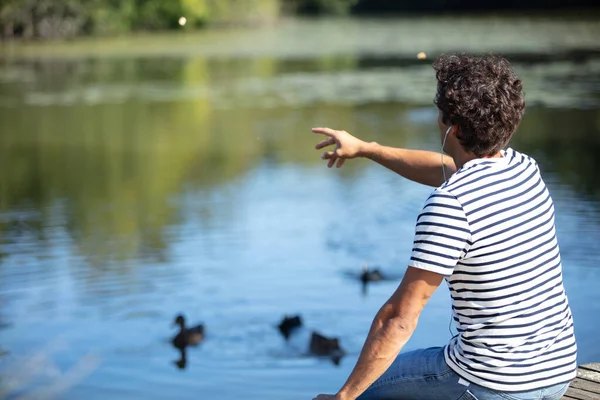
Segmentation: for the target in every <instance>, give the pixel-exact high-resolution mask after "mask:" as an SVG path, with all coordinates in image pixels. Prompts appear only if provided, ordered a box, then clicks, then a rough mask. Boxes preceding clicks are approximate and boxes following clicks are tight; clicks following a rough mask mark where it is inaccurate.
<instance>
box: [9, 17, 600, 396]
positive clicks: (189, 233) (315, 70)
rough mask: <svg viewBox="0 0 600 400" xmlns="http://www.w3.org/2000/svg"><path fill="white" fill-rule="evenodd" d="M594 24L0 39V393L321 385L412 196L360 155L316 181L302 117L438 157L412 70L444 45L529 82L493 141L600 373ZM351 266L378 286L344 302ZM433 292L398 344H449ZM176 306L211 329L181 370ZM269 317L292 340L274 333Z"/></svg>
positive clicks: (348, 342)
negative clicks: (522, 167)
mask: <svg viewBox="0 0 600 400" xmlns="http://www.w3.org/2000/svg"><path fill="white" fill-rule="evenodd" d="M457 21H458V22H460V24H457ZM457 26H458V27H459V28H457ZM599 35H600V23H599V22H598V20H597V19H595V18H590V17H586V18H585V19H583V18H575V17H572V18H569V19H561V20H558V19H554V18H549V17H542V16H529V17H503V18H499V17H493V18H492V17H478V18H473V17H454V18H451V17H439V18H420V19H414V18H412V19H386V20H359V21H357V20H336V21H326V20H323V21H296V22H286V23H283V24H281V25H278V26H275V27H269V28H265V29H261V30H256V31H216V32H209V33H206V34H194V35H167V36H156V37H154V36H143V37H140V38H135V39H127V40H125V39H115V40H94V41H82V42H75V43H67V44H55V45H44V46H40V45H28V46H24V47H23V46H21V47H14V46H12V47H11V46H6V45H4V47H3V48H2V53H0V54H1V55H2V62H1V63H0V124H1V126H0V397H2V396H8V397H9V398H39V397H40V396H42V394H45V395H53V396H55V397H57V398H64V399H80V398H90V399H95V398H98V399H105V398H115V399H120V398H132V397H134V398H144V399H154V398H156V399H163V398H181V399H187V398H190V399H192V398H194V399H197V398H202V399H241V398H243V399H271V398H273V399H275V398H285V399H307V398H312V396H313V395H315V394H317V393H319V392H327V391H330V392H331V391H335V390H337V388H338V387H339V385H341V384H342V383H343V380H344V379H345V378H346V377H347V375H348V374H349V372H350V370H351V368H352V367H353V365H354V362H355V361H356V357H357V355H358V352H359V351H360V348H361V345H362V342H363V340H364V338H365V335H366V333H367V331H368V328H369V324H370V321H371V319H372V317H373V316H374V314H375V312H376V311H377V309H378V308H379V306H380V305H381V304H382V303H383V302H384V301H385V300H386V299H387V298H388V296H389V295H390V294H391V293H392V291H393V290H394V289H395V287H396V286H397V284H398V282H399V280H400V279H401V276H402V274H403V272H404V270H405V268H406V263H407V260H408V258H409V253H410V249H411V248H412V234H413V229H414V222H415V219H416V216H417V213H418V212H419V210H420V208H421V206H422V203H423V201H424V200H425V199H426V198H427V196H428V194H429V192H430V190H431V189H430V188H427V187H423V186H419V185H417V184H415V183H411V182H408V181H406V180H403V179H402V178H400V177H397V176H395V175H394V174H392V173H391V172H389V171H387V170H385V169H383V168H381V167H378V166H376V165H374V164H371V163H369V162H367V161H363V160H355V161H351V162H348V163H347V164H346V165H345V166H344V167H343V168H342V169H341V170H328V169H327V168H326V167H325V166H324V165H323V164H322V162H321V160H320V159H319V152H316V151H315V150H314V147H313V146H314V144H315V143H316V141H317V138H316V137H315V136H314V135H313V134H312V133H310V128H311V127H312V126H323V125H325V126H331V127H338V128H343V129H346V130H348V131H350V132H353V133H356V134H357V135H359V136H361V137H363V138H364V139H366V140H371V141H373V140H375V141H378V142H379V143H384V144H388V145H392V146H405V147H411V148H423V149H433V150H435V149H438V147H439V136H438V134H437V131H436V129H437V127H436V114H437V112H436V110H435V109H434V107H433V105H432V99H433V93H434V90H435V78H434V75H433V72H432V69H431V67H430V63H431V57H433V56H435V55H436V54H439V53H440V52H442V51H446V50H448V51H451V50H468V51H475V52H486V51H501V52H504V53H506V54H507V55H508V56H509V58H510V59H511V60H512V61H513V63H514V65H515V69H516V70H517V72H518V73H519V74H520V75H521V77H522V78H523V79H524V81H525V90H526V93H527V94H526V96H527V101H528V104H529V108H528V111H527V115H526V117H525V119H524V121H523V123H522V125H521V127H520V128H519V130H518V132H517V134H516V135H515V137H514V139H513V142H512V143H511V146H513V147H514V148H516V149H517V150H519V151H523V152H526V153H528V154H531V155H533V156H534V157H535V158H536V159H537V160H538V161H539V163H540V165H541V166H542V171H543V177H544V179H545V181H546V182H547V184H548V186H549V188H550V191H551V194H552V196H553V198H554V201H555V205H556V211H557V217H556V224H557V231H558V238H559V243H560V246H561V251H562V256H563V268H564V279H565V286H566V288H567V294H568V296H569V300H570V303H571V306H572V308H573V313H574V317H575V323H576V334H577V339H578V343H579V348H580V353H579V361H580V362H581V363H585V362H591V361H599V360H600V350H599V349H600V348H599V347H598V345H597V340H596V339H597V331H598V328H599V323H598V316H599V315H600V292H599V291H598V285H599V284H600V268H599V267H598V260H599V259H600V247H599V246H598V243H599V242H600V189H599V184H600V178H599V177H598V172H599V171H600V161H598V154H599V153H600V111H599V109H598V107H599V105H600V47H598V42H597V38H598V37H599ZM419 51H425V52H426V53H428V55H429V56H430V58H429V59H428V60H425V61H419V60H417V59H416V56H415V55H416V53H418V52H419ZM363 264H369V265H377V266H379V267H380V268H381V269H382V270H383V271H384V272H387V273H389V274H391V275H393V276H394V277H397V279H395V280H392V281H389V282H382V283H380V284H377V285H372V286H370V287H369V288H368V291H367V292H366V293H363V292H362V291H361V287H360V285H359V284H358V283H357V282H356V281H355V280H354V279H352V278H351V277H349V273H357V272H358V271H359V270H360V268H361V265H363ZM448 297H449V296H448V291H447V289H446V288H445V287H444V286H442V287H440V289H438V291H437V292H436V294H435V295H434V297H433V298H432V299H431V301H430V303H429V304H428V305H427V307H426V309H425V311H424V313H423V315H422V317H421V319H420V321H419V327H418V328H417V332H416V333H415V334H414V335H413V337H412V339H411V341H410V342H409V344H408V345H407V346H406V349H407V350H409V349H414V348H418V347H423V346H433V345H443V344H444V343H445V342H446V341H447V340H448V339H449V337H450V336H451V334H450V332H449V329H448V324H449V321H450V303H449V298H448ZM179 312H182V313H184V314H185V315H186V316H187V317H188V319H189V321H190V322H192V323H195V322H204V323H205V324H206V331H207V337H206V340H205V341H204V343H202V344H201V345H200V346H199V347H197V348H192V349H189V350H188V351H187V353H186V361H187V362H186V365H185V368H183V369H180V368H178V367H177V365H176V364H175V362H176V361H178V360H179V359H180V354H179V352H178V351H177V350H175V349H174V348H173V347H172V346H171V344H170V343H169V339H170V337H171V336H172V335H173V334H174V333H175V330H174V328H173V327H172V326H171V323H172V321H173V319H174V316H175V315H176V314H177V313H179ZM286 313H300V314H301V315H302V317H303V319H304V322H305V326H306V331H307V332H303V333H301V334H300V337H299V338H298V340H296V341H293V342H291V343H286V342H285V341H284V340H283V339H282V338H281V336H280V335H279V332H278V331H277V330H276V328H275V325H276V324H277V323H278V322H279V320H280V319H281V317H282V316H283V315H284V314H286ZM311 329H317V330H319V331H321V332H322V333H324V334H327V335H331V336H339V337H340V340H341V344H342V346H343V347H344V348H345V349H346V350H347V352H348V353H349V354H348V356H346V357H345V358H343V359H342V361H341V363H340V365H338V366H336V365H334V364H333V363H331V361H329V360H322V359H317V358H313V357H308V356H307V355H306V341H305V340H304V339H306V337H307V335H308V331H309V330H311ZM180 364H181V362H180ZM28 396H29V397H28Z"/></svg>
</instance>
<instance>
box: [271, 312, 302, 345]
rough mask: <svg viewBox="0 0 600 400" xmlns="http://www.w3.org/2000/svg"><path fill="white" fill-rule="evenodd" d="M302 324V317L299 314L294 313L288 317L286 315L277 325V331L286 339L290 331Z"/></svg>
mask: <svg viewBox="0 0 600 400" xmlns="http://www.w3.org/2000/svg"><path fill="white" fill-rule="evenodd" d="M301 326H302V319H301V318H300V316H299V315H294V316H293V317H288V316H287V315H286V316H284V317H283V320H282V321H281V322H280V323H279V325H277V327H278V328H279V332H281V334H282V335H283V337H284V338H285V339H286V340H287V339H288V338H289V337H290V334H291V333H292V331H294V330H296V329H297V328H299V327H301Z"/></svg>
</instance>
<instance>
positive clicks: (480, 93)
mask: <svg viewBox="0 0 600 400" xmlns="http://www.w3.org/2000/svg"><path fill="white" fill-rule="evenodd" d="M433 68H434V69H435V71H436V78H437V81H438V84H437V93H436V95H435V100H434V103H435V104H436V105H437V106H438V108H439V109H440V110H441V111H442V118H443V121H444V123H445V124H447V123H448V121H450V123H452V124H453V125H456V126H458V132H457V137H458V140H459V141H460V144H461V145H462V147H463V148H464V149H465V151H468V152H471V153H473V154H475V155H476V156H477V157H486V156H492V155H494V154H496V153H497V152H498V151H500V150H501V149H502V148H504V146H506V144H507V143H508V141H509V140H510V138H511V136H512V135H513V133H514V132H515V130H516V129H517V127H518V126H519V123H520V122H521V118H522V117H523V113H524V111H525V99H524V98H523V82H521V80H520V79H518V78H517V76H516V75H515V73H514V71H513V69H512V67H511V65H510V63H509V62H508V61H507V60H506V59H505V58H503V57H501V56H498V55H491V54H490V55H486V56H483V57H476V56H472V55H468V54H456V55H442V56H441V57H439V58H438V59H437V60H436V61H435V63H434V64H433Z"/></svg>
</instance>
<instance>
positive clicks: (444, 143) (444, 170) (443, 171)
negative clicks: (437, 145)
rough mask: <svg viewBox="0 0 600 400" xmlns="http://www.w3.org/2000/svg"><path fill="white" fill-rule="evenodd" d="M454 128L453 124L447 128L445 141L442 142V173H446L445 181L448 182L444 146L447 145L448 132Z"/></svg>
mask: <svg viewBox="0 0 600 400" xmlns="http://www.w3.org/2000/svg"><path fill="white" fill-rule="evenodd" d="M451 129H452V125H450V126H449V127H448V129H446V134H445V135H444V141H443V142H442V175H444V182H446V180H447V179H446V168H444V147H445V146H446V139H447V138H448V134H449V133H450V130H451Z"/></svg>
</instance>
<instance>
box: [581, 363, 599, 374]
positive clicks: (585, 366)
mask: <svg viewBox="0 0 600 400" xmlns="http://www.w3.org/2000/svg"><path fill="white" fill-rule="evenodd" d="M579 368H583V369H587V370H590V371H595V372H600V363H589V364H583V365H580V366H579Z"/></svg>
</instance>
